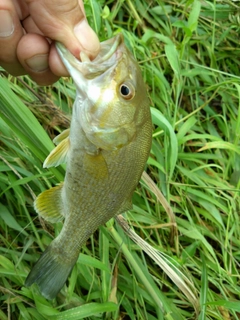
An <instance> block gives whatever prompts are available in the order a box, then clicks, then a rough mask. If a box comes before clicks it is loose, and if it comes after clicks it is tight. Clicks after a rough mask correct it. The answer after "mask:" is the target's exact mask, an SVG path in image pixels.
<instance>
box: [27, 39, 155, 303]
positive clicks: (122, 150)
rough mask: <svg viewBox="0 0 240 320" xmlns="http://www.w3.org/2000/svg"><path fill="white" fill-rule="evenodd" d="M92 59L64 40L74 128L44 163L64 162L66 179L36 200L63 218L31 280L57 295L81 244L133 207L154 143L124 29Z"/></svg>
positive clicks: (46, 212)
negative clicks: (72, 94)
mask: <svg viewBox="0 0 240 320" xmlns="http://www.w3.org/2000/svg"><path fill="white" fill-rule="evenodd" d="M100 46H101V49H100V52H99V54H98V56H97V57H96V58H95V59H94V60H92V61H91V60H90V59H89V58H88V56H87V55H86V54H85V53H84V52H82V53H81V54H80V56H81V60H80V59H77V58H76V57H75V56H73V55H72V54H71V53H70V51H68V50H67V49H66V48H65V47H64V46H63V45H62V44H61V43H56V48H57V51H58V54H59V55H60V57H61V59H62V61H63V63H64V65H65V67H66V68H67V70H68V71H69V73H70V75H71V76H72V78H73V81H74V83H75V86H76V98H75V101H74V104H73V111H72V118H71V124H70V129H67V130H65V131H63V132H62V133H60V135H58V136H56V137H55V139H54V140H53V142H54V143H55V144H56V147H55V149H53V150H52V151H51V153H50V154H49V156H48V157H47V158H46V160H45V161H44V164H43V167H45V168H49V167H53V166H58V165H60V164H62V163H66V173H65V177H64V182H62V183H60V184H58V185H56V186H54V187H52V188H51V189H49V190H45V191H44V192H42V193H41V194H40V195H39V196H38V197H37V198H36V200H35V201H34V208H35V210H36V212H37V213H38V214H39V215H40V216H41V217H42V218H43V219H45V220H47V221H50V222H52V223H55V222H57V221H61V220H64V221H63V227H62V229H61V232H60V234H59V235H58V236H57V237H56V238H55V239H54V240H53V241H52V242H51V243H50V245H49V246H48V247H47V248H46V250H45V251H44V252H43V254H42V255H41V256H40V258H39V260H38V261H37V262H36V264H35V265H34V266H33V268H32V270H31V271H30V273H29V275H28V276H27V278H26V281H25V286H26V287H29V286H31V285H32V284H33V283H36V284H37V286H38V288H39V290H40V293H41V294H42V295H43V296H44V297H45V298H46V299H49V300H52V299H54V298H55V297H56V296H57V294H58V293H59V292H60V290H61V289H62V287H63V286H64V284H65V282H66V280H67V278H68V276H69V274H70V273H71V271H72V268H73V266H74V265H75V263H76V262H77V260H78V256H79V253H80V249H81V247H82V246H83V245H84V244H85V243H86V241H87V240H88V238H89V237H90V236H91V235H92V234H93V232H94V231H95V230H96V229H97V228H98V227H99V226H100V225H103V224H104V223H106V222H107V221H108V220H109V219H111V218H112V217H114V216H116V215H119V214H121V213H124V212H126V211H128V210H130V209H131V208H132V195H133V192H134V191H135V189H136V186H137V185H138V183H139V180H140V178H141V175H142V172H143V170H144V167H145V164H146V161H147V159H148V157H149V152H150V148H151V141H152V122H151V114H150V100H149V98H148V94H147V89H146V85H145V83H144V81H143V77H142V74H141V69H140V67H139V65H138V63H137V61H136V60H135V58H134V56H133V54H132V53H131V52H130V50H128V48H127V47H126V45H125V43H124V37H123V35H122V34H118V35H116V36H115V37H113V38H111V39H108V40H106V41H103V42H101V44H100Z"/></svg>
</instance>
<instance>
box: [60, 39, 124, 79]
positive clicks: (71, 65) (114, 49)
mask: <svg viewBox="0 0 240 320" xmlns="http://www.w3.org/2000/svg"><path fill="white" fill-rule="evenodd" d="M123 43H124V39H123V36H122V35H121V34H118V35H116V36H115V37H113V38H111V39H108V40H106V41H104V42H101V43H100V52H99V54H98V55H97V57H96V58H95V59H93V60H92V61H91V60H90V59H89V57H88V56H87V54H86V53H85V52H81V53H80V57H79V58H81V60H79V59H77V58H76V57H75V56H74V55H73V54H72V53H71V52H70V51H69V50H67V49H66V47H65V46H64V45H63V44H61V43H60V42H56V44H55V45H56V48H57V51H58V53H59V55H60V57H61V59H62V61H63V63H64V65H65V67H66V68H67V70H68V72H69V73H70V75H71V76H72V78H73V79H74V80H76V79H77V76H79V73H81V74H82V76H83V77H85V78H88V79H91V78H94V77H96V76H97V75H99V74H101V73H103V72H105V71H106V70H107V69H108V68H110V67H111V66H113V65H114V64H115V63H116V61H117V60H118V59H119V57H121V47H122V46H121V44H123Z"/></svg>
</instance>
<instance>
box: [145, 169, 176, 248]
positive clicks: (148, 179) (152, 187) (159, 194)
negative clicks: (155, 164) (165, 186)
mask: <svg viewBox="0 0 240 320" xmlns="http://www.w3.org/2000/svg"><path fill="white" fill-rule="evenodd" d="M142 180H143V181H144V182H145V183H146V185H147V186H148V187H149V189H150V190H151V191H152V193H153V194H154V195H155V196H156V198H157V200H158V201H159V202H160V203H161V205H162V206H163V208H164V209H165V211H166V213H167V215H168V217H169V220H170V222H171V226H172V228H171V237H170V241H171V243H173V241H174V240H176V242H175V243H176V244H177V243H178V241H177V237H178V234H177V224H176V220H175V215H174V213H173V211H172V208H171V206H170V205H169V203H168V202H167V200H166V199H165V198H164V196H163V194H162V192H161V191H160V190H159V188H158V187H157V186H156V184H155V183H154V181H153V180H152V179H151V177H150V176H149V175H148V174H147V173H146V172H145V171H144V172H143V174H142ZM177 251H178V250H177Z"/></svg>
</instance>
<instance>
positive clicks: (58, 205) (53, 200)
mask: <svg viewBox="0 0 240 320" xmlns="http://www.w3.org/2000/svg"><path fill="white" fill-rule="evenodd" d="M62 187H63V183H61V184H59V185H58V186H56V187H53V188H51V189H49V190H46V191H43V192H42V193H41V194H40V195H39V196H38V197H37V198H36V200H35V201H34V208H35V210H36V211H37V213H38V214H39V215H40V216H41V217H43V218H44V219H45V220H47V221H50V222H53V223H55V222H58V221H60V220H62V219H63V216H64V213H63V205H62V197H61V190H62Z"/></svg>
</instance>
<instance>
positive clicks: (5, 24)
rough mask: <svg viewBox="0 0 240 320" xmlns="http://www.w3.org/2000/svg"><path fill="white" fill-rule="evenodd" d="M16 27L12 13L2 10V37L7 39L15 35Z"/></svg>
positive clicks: (0, 12)
mask: <svg viewBox="0 0 240 320" xmlns="http://www.w3.org/2000/svg"><path fill="white" fill-rule="evenodd" d="M13 31H14V25H13V20H12V16H11V14H10V12H9V11H8V10H0V37H2V38H6V37H9V36H10V35H11V34H13Z"/></svg>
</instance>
